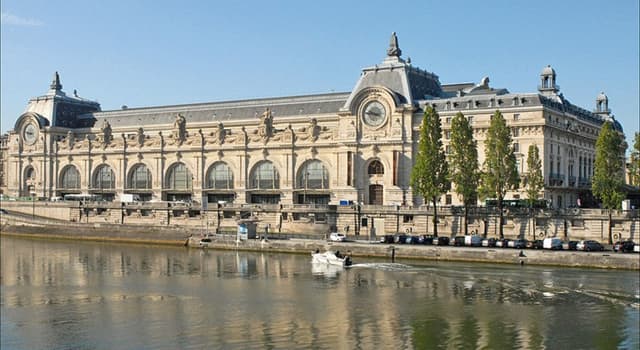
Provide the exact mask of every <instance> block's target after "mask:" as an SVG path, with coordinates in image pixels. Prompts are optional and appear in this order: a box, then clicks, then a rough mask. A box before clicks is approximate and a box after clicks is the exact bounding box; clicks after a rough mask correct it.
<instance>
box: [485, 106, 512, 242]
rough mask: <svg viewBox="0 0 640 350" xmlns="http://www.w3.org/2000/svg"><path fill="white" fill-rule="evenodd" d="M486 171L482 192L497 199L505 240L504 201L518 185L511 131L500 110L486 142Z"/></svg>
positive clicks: (490, 125) (501, 229)
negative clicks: (508, 192)
mask: <svg viewBox="0 0 640 350" xmlns="http://www.w3.org/2000/svg"><path fill="white" fill-rule="evenodd" d="M484 156H485V159H484V169H483V171H482V174H481V187H480V191H481V193H482V194H483V195H484V196H485V197H493V198H495V199H496V202H497V206H498V211H499V214H500V220H499V222H498V225H499V232H500V238H504V231H503V227H502V226H503V213H502V201H503V200H504V196H505V195H506V194H507V191H508V190H509V189H511V188H513V187H515V186H517V184H518V169H517V167H516V156H515V154H514V151H513V146H512V144H511V131H510V130H509V128H508V127H507V122H506V121H505V120H504V117H503V116H502V113H500V111H499V110H496V112H495V113H494V114H493V116H491V123H490V124H489V130H488V131H487V138H486V140H485V141H484Z"/></svg>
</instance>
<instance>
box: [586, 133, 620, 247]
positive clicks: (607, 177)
mask: <svg viewBox="0 0 640 350" xmlns="http://www.w3.org/2000/svg"><path fill="white" fill-rule="evenodd" d="M624 151H625V147H624V139H623V138H622V136H621V135H620V133H618V132H617V131H615V130H614V129H613V126H612V125H611V123H610V122H605V123H604V124H603V125H602V129H600V134H599V135H598V140H597V141H596V163H595V169H594V174H593V178H592V179H591V191H592V192H593V194H594V196H596V197H597V198H598V199H600V201H601V202H602V206H603V207H604V208H606V209H609V243H610V244H611V243H613V236H612V229H611V209H618V208H620V206H621V204H622V200H623V199H624V197H625V193H624V191H623V188H622V185H623V184H624Z"/></svg>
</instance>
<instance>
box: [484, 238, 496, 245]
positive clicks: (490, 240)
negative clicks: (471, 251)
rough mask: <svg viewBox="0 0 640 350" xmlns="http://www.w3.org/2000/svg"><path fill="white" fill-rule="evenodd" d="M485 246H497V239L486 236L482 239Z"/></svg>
mask: <svg viewBox="0 0 640 350" xmlns="http://www.w3.org/2000/svg"><path fill="white" fill-rule="evenodd" d="M482 246H483V247H495V246H496V239H495V238H485V239H483V240H482Z"/></svg>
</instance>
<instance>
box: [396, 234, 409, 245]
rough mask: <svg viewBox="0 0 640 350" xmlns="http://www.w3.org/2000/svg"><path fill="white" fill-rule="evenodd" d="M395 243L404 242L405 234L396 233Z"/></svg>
mask: <svg viewBox="0 0 640 350" xmlns="http://www.w3.org/2000/svg"><path fill="white" fill-rule="evenodd" d="M394 240H395V243H399V244H405V243H406V242H407V235H402V234H399V235H396V237H395V239H394Z"/></svg>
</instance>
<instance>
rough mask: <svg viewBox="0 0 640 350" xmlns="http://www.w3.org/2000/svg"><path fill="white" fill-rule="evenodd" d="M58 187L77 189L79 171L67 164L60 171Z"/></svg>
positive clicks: (78, 186)
mask: <svg viewBox="0 0 640 350" xmlns="http://www.w3.org/2000/svg"><path fill="white" fill-rule="evenodd" d="M60 188H63V189H77V188H80V173H79V172H78V169H76V167H75V166H73V165H68V166H67V167H66V168H64V169H62V172H61V173H60Z"/></svg>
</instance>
